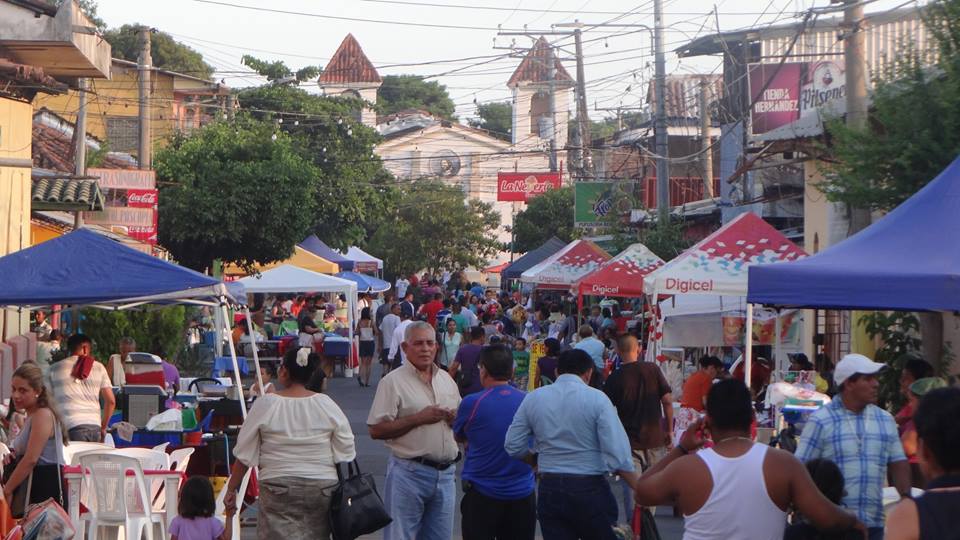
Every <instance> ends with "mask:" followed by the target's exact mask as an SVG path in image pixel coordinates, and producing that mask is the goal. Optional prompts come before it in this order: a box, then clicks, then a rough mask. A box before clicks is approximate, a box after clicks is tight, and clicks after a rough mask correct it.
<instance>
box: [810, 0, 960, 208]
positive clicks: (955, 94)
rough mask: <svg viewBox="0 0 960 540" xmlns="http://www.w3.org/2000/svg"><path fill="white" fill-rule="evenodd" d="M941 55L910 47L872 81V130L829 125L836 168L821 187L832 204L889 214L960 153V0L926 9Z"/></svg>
mask: <svg viewBox="0 0 960 540" xmlns="http://www.w3.org/2000/svg"><path fill="white" fill-rule="evenodd" d="M925 24H926V27H927V30H928V31H929V32H930V33H931V35H932V36H933V38H934V39H933V42H934V44H935V48H936V52H937V53H938V55H939V56H938V60H937V65H936V68H937V69H929V68H927V67H925V63H924V62H923V60H924V59H925V54H929V52H930V51H918V50H914V49H913V48H912V47H905V51H904V52H903V54H901V55H900V58H901V60H900V61H899V62H898V63H897V64H895V65H894V66H893V67H892V68H891V69H890V70H888V71H887V73H884V74H883V75H884V76H883V78H882V80H879V81H877V82H876V83H875V89H876V90H875V92H874V95H873V102H872V108H871V111H870V120H869V126H868V127H867V128H866V129H864V130H857V129H852V128H848V127H847V126H845V125H844V124H843V122H841V121H833V122H830V123H829V124H828V128H827V129H828V135H829V143H830V146H829V147H827V148H825V151H827V152H830V153H832V157H833V158H835V159H834V160H833V161H834V163H833V164H832V165H830V166H828V167H827V168H826V170H825V172H826V177H827V178H826V181H824V182H823V183H822V184H820V188H821V189H822V190H823V192H824V193H826V195H827V197H828V198H829V199H830V200H832V201H838V202H844V203H847V204H850V205H852V206H854V207H860V208H871V209H875V210H883V211H886V210H891V209H893V208H894V207H896V206H897V205H899V204H900V203H902V202H903V201H905V200H906V199H908V198H909V197H910V196H911V195H913V194H914V193H916V192H917V191H918V190H919V189H920V188H922V187H923V186H924V185H926V183H927V182H929V181H930V180H932V179H933V178H935V177H936V176H937V175H938V174H939V173H940V172H941V171H942V170H943V169H944V168H945V167H946V166H947V165H948V164H949V163H950V162H951V161H953V159H954V158H955V157H956V156H957V154H960V129H957V128H958V127H960V1H958V0H941V1H937V2H933V3H931V4H930V5H929V6H928V8H927V19H926V21H925Z"/></svg>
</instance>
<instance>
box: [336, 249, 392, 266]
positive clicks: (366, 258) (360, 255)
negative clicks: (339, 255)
mask: <svg viewBox="0 0 960 540" xmlns="http://www.w3.org/2000/svg"><path fill="white" fill-rule="evenodd" d="M343 256H344V257H346V258H348V259H350V260H351V261H353V262H361V263H363V262H366V263H376V265H377V270H383V260H382V259H378V258H376V257H374V256H373V255H371V254H369V253H367V252H366V251H364V250H362V249H360V248H358V247H357V246H350V247H349V248H347V252H346V253H344V254H343Z"/></svg>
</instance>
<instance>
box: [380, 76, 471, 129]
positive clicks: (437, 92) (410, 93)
mask: <svg viewBox="0 0 960 540" xmlns="http://www.w3.org/2000/svg"><path fill="white" fill-rule="evenodd" d="M405 109H422V110H425V111H428V112H430V114H432V115H434V116H436V117H437V118H445V119H447V120H456V116H454V114H453V113H454V111H455V110H456V106H455V105H454V103H453V100H452V99H450V95H449V94H448V93H447V87H446V86H443V85H442V84H440V83H438V82H436V81H425V80H423V77H420V76H417V75H387V76H386V77H384V78H383V84H382V85H381V86H380V90H379V92H378V94H377V112H379V113H380V114H393V113H395V112H400V111H402V110H405Z"/></svg>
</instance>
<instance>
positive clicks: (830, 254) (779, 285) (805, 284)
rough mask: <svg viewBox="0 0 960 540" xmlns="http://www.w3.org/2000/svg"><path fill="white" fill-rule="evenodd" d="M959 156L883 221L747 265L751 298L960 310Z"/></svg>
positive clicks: (812, 305)
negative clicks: (802, 254)
mask: <svg viewBox="0 0 960 540" xmlns="http://www.w3.org/2000/svg"><path fill="white" fill-rule="evenodd" d="M958 211H960V158H958V159H956V160H954V162H953V163H951V164H950V165H949V166H948V167H947V168H946V169H944V171H943V172H942V173H940V175H939V176H937V177H936V178H935V179H934V180H933V181H931V182H930V183H929V184H927V185H926V186H925V187H924V188H923V189H921V190H920V191H918V192H917V193H916V194H914V195H913V196H912V197H910V198H909V199H908V200H907V201H905V202H904V203H903V204H901V205H900V206H898V207H897V208H895V209H894V210H893V211H892V212H890V213H889V214H887V215H886V216H884V217H883V218H881V219H880V220H879V221H877V222H876V223H874V224H873V225H871V226H870V227H867V228H866V229H864V230H862V231H860V232H859V233H857V234H856V235H854V236H852V237H850V238H848V239H846V240H844V241H843V242H840V243H839V244H837V245H835V246H831V247H829V248H828V249H826V250H824V251H822V252H820V253H818V254H816V255H813V256H812V257H808V258H806V259H801V260H798V261H795V262H789V263H781V264H771V265H767V264H761V265H755V266H751V267H750V271H749V272H750V273H749V278H748V292H747V301H748V302H751V303H756V304H768V305H775V306H789V307H803V308H821V309H895V310H906V311H918V310H929V311H960V220H958V219H957V212H958Z"/></svg>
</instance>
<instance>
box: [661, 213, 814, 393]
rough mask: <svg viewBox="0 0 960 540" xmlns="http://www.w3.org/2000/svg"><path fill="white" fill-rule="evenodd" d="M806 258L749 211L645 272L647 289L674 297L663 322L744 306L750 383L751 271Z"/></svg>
mask: <svg viewBox="0 0 960 540" xmlns="http://www.w3.org/2000/svg"><path fill="white" fill-rule="evenodd" d="M806 256H807V254H806V253H805V252H804V251H803V250H802V249H800V248H799V247H798V246H797V245H796V244H794V243H793V242H791V241H790V240H789V239H787V238H786V237H785V236H784V235H783V234H782V233H781V232H780V231H778V230H776V229H774V228H773V226H771V225H770V224H769V223H767V222H766V221H764V220H763V219H762V218H760V217H759V216H757V215H756V214H754V213H752V212H745V213H743V214H740V215H739V216H737V217H735V218H734V219H733V220H731V221H730V222H728V223H727V224H726V225H724V226H723V227H721V228H720V229H718V230H717V231H715V232H713V233H712V234H711V235H710V236H708V237H706V238H704V239H703V240H701V241H700V242H698V243H697V244H696V245H694V246H693V247H691V248H690V249H688V250H687V251H685V252H683V253H681V254H680V255H679V256H677V257H676V258H675V259H673V260H671V261H670V262H668V263H667V264H665V265H663V266H661V267H660V268H658V269H657V270H655V271H653V272H651V273H649V274H647V275H646V276H644V278H643V288H644V293H645V294H647V295H649V296H650V297H651V302H653V303H656V302H658V301H659V300H660V298H661V297H663V296H664V295H670V296H672V299H671V300H670V301H669V302H660V309H661V313H660V317H659V323H660V324H663V321H664V319H665V318H666V317H669V316H677V315H695V314H705V313H719V312H723V311H728V310H737V309H738V307H739V306H743V308H745V311H746V319H747V325H746V328H747V329H748V330H747V331H746V347H745V349H746V352H745V355H746V360H747V364H746V366H745V368H746V380H747V381H749V380H750V372H751V363H750V353H751V345H752V338H753V332H752V331H751V330H750V329H751V328H752V322H753V306H752V305H750V304H749V303H746V296H747V269H748V268H749V267H750V266H751V265H754V264H766V263H779V262H787V261H795V260H798V259H801V258H803V257H806ZM735 306H736V307H735ZM777 321H778V322H777V324H776V327H777V332H776V338H775V339H776V342H777V344H778V345H779V340H780V325H779V319H777ZM662 330H663V329H662V327H661V329H660V330H659V331H657V332H651V335H652V336H653V335H661V336H662ZM659 345H660V344H659V343H654V344H653V346H652V347H650V348H649V351H650V354H653V355H656V348H657V347H659Z"/></svg>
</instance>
